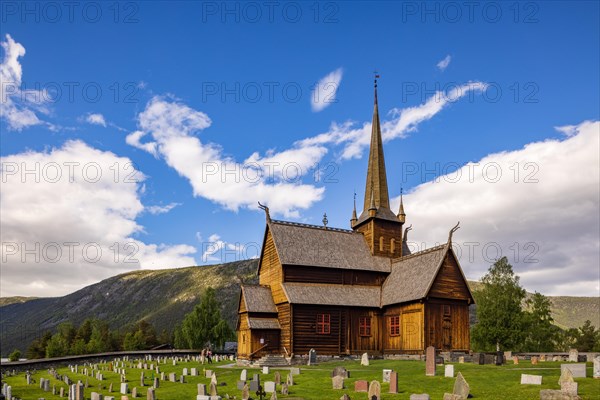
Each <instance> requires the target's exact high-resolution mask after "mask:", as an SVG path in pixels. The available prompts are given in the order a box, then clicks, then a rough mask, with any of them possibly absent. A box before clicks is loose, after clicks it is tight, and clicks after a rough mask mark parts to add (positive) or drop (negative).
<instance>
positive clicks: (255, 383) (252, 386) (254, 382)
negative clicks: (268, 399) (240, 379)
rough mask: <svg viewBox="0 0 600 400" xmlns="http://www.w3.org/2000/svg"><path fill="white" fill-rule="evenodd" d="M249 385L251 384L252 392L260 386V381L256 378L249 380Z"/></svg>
mask: <svg viewBox="0 0 600 400" xmlns="http://www.w3.org/2000/svg"><path fill="white" fill-rule="evenodd" d="M249 386H250V391H251V392H253V393H254V392H256V391H257V390H258V387H259V386H260V382H259V381H255V380H251V381H250V382H249Z"/></svg>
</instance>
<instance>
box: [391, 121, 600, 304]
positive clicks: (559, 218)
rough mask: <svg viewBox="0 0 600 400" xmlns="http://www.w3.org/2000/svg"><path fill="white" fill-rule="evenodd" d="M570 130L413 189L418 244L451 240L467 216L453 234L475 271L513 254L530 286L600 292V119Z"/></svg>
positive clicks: (409, 207) (410, 209) (410, 215)
mask: <svg viewBox="0 0 600 400" xmlns="http://www.w3.org/2000/svg"><path fill="white" fill-rule="evenodd" d="M566 130H567V131H569V132H571V134H570V135H569V136H568V137H567V138H565V139H564V140H545V141H542V142H534V143H530V144H528V145H526V146H525V147H524V148H522V149H520V150H514V151H505V152H502V153H495V154H490V155H488V156H486V157H484V158H482V159H481V160H478V161H477V162H476V163H475V162H471V163H469V164H467V165H465V166H463V167H462V168H461V169H460V170H458V171H457V172H454V173H450V174H448V175H445V176H442V177H440V178H439V179H438V180H437V181H433V182H427V183H423V184H421V185H419V186H417V187H416V188H414V190H413V191H412V192H411V193H410V194H407V195H406V194H405V197H404V206H405V210H406V213H407V223H408V224H414V229H413V230H412V231H411V232H410V234H409V241H411V242H414V244H415V245H418V246H415V247H414V248H415V249H416V248H423V247H431V246H433V245H435V244H436V242H445V241H446V240H447V237H448V230H449V229H450V228H451V227H452V226H454V224H456V222H457V221H460V222H461V229H460V230H459V231H458V232H456V233H455V234H454V240H453V242H454V243H455V244H456V245H457V246H458V247H459V249H460V251H461V253H462V256H461V260H460V262H461V264H462V266H463V268H464V269H465V271H466V274H467V276H468V277H469V278H471V279H479V278H481V276H482V275H483V274H484V273H485V272H486V271H487V268H488V267H489V266H490V265H491V263H492V262H493V259H494V258H496V257H497V256H498V255H505V256H507V257H508V259H509V261H510V262H511V264H512V265H513V266H514V267H515V271H516V273H517V274H518V275H520V276H521V281H522V284H523V285H524V286H525V287H526V288H527V289H529V290H532V291H533V290H537V291H540V292H542V293H544V294H547V295H558V294H560V295H576V296H582V295H588V296H598V295H599V294H600V287H599V284H600V276H599V274H600V271H599V270H598V264H599V260H598V254H599V251H600V245H599V238H598V229H599V227H600V216H599V213H598V209H599V208H600V199H599V193H598V182H599V181H600V174H599V169H598V165H599V164H600V159H599V153H598V148H599V147H600V143H599V139H598V138H599V136H600V122H597V121H596V122H583V123H581V124H579V125H576V126H572V127H570V128H568V129H566ZM429 167H430V168H431V166H429ZM440 169H441V170H443V168H440ZM498 171H500V172H501V176H497V172H498ZM394 200H395V201H393V205H392V206H393V207H397V206H398V202H399V199H398V198H396V199H394ZM469 249H472V252H471V254H472V255H473V256H472V258H471V257H470V252H469ZM497 249H500V250H501V253H497V252H496V250H497ZM534 260H537V261H535V262H534Z"/></svg>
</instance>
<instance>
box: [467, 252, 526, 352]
mask: <svg viewBox="0 0 600 400" xmlns="http://www.w3.org/2000/svg"><path fill="white" fill-rule="evenodd" d="M482 283H483V288H482V289H481V290H479V291H476V292H475V294H474V296H475V302H476V304H477V321H478V322H477V324H476V325H475V326H474V327H473V331H472V338H473V344H474V346H475V347H477V348H479V349H481V350H487V351H490V350H493V349H494V348H495V349H496V351H499V350H500V349H501V348H502V349H511V350H518V349H519V345H521V344H522V343H523V336H524V335H523V323H524V313H523V309H522V305H521V302H522V301H523V299H524V298H525V290H524V289H523V288H522V287H521V286H520V285H519V277H518V276H516V275H515V274H514V272H513V269H512V266H511V265H510V264H509V263H508V259H507V258H506V257H502V258H501V259H499V260H498V261H496V262H495V263H494V265H492V266H491V267H490V268H489V270H488V272H487V274H485V275H484V277H483V278H482Z"/></svg>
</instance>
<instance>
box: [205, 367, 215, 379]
mask: <svg viewBox="0 0 600 400" xmlns="http://www.w3.org/2000/svg"><path fill="white" fill-rule="evenodd" d="M212 373H213V372H212V371H211V370H210V369H207V370H206V371H204V377H205V378H212Z"/></svg>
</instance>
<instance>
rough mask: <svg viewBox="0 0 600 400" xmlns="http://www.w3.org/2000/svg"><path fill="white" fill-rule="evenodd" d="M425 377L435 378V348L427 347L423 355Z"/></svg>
mask: <svg viewBox="0 0 600 400" xmlns="http://www.w3.org/2000/svg"><path fill="white" fill-rule="evenodd" d="M425 375H426V376H435V347H433V346H429V347H428V348H427V350H426V355H425Z"/></svg>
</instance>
